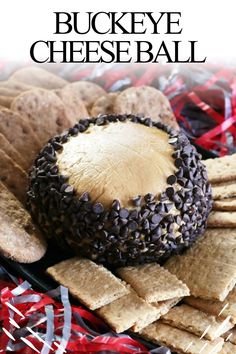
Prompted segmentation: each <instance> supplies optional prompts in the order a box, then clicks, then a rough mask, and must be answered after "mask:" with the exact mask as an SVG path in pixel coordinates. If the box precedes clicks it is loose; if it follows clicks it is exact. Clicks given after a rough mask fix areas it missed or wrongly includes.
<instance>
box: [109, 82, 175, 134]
mask: <svg viewBox="0 0 236 354" xmlns="http://www.w3.org/2000/svg"><path fill="white" fill-rule="evenodd" d="M114 112H115V113H117V114H126V113H128V114H129V113H132V114H136V115H140V116H145V117H150V118H152V119H153V120H154V121H161V122H162V123H164V124H166V125H169V126H171V127H172V128H174V129H179V127H178V124H177V122H176V119H175V117H174V114H173V112H172V110H171V106H170V102H169V101H168V99H167V97H166V96H165V95H163V93H162V92H161V91H159V90H157V89H155V88H154V87H150V86H140V87H130V88H127V89H126V90H124V91H122V92H121V93H120V94H119V95H118V96H117V98H116V99H115V102H114Z"/></svg>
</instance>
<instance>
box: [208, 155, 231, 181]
mask: <svg viewBox="0 0 236 354" xmlns="http://www.w3.org/2000/svg"><path fill="white" fill-rule="evenodd" d="M203 163H204V165H205V166H206V168H207V173H208V178H209V181H210V182H211V183H216V182H226V181H233V180H235V179H236V154H233V155H230V156H224V157H219V158H215V159H208V160H204V161H203Z"/></svg>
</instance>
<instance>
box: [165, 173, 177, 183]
mask: <svg viewBox="0 0 236 354" xmlns="http://www.w3.org/2000/svg"><path fill="white" fill-rule="evenodd" d="M176 181H177V178H176V176H175V175H171V176H169V177H168V178H167V183H168V184H170V185H172V184H175V182H176Z"/></svg>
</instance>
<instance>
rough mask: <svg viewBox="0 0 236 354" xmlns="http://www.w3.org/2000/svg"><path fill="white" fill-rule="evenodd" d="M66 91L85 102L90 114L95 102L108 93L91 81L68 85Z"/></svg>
mask: <svg viewBox="0 0 236 354" xmlns="http://www.w3.org/2000/svg"><path fill="white" fill-rule="evenodd" d="M64 90H65V91H66V92H68V94H71V93H72V92H73V93H74V94H76V95H77V96H78V97H79V98H80V99H81V100H82V101H83V103H84V105H85V107H86V109H87V111H88V112H90V109H91V108H92V106H93V104H94V102H95V101H96V100H97V99H98V98H99V97H101V96H104V95H105V94H106V91H105V90H104V89H103V88H102V87H100V86H98V85H97V84H94V83H93V82H89V81H76V82H73V83H71V84H68V85H66V87H65V88H64Z"/></svg>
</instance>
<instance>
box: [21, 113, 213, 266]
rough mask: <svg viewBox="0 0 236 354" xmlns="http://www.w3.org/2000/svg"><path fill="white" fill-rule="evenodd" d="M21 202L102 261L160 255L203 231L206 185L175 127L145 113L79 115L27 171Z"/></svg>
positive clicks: (66, 243) (67, 241) (54, 232)
mask: <svg viewBox="0 0 236 354" xmlns="http://www.w3.org/2000/svg"><path fill="white" fill-rule="evenodd" d="M28 206H29V209H30V211H31V213H32V216H33V218H34V219H35V220H36V221H37V222H38V224H39V225H40V226H41V228H42V229H43V230H44V232H45V233H46V235H48V237H50V238H52V239H54V240H55V242H56V243H57V244H58V245H60V246H61V247H62V249H68V248H69V249H70V250H72V251H73V252H74V253H75V254H81V255H84V256H86V257H89V258H91V259H92V260H95V261H97V262H101V263H104V264H106V265H108V266H114V267H117V266H123V265H130V264H140V263H145V262H153V261H158V262H160V263H161V262H163V261H164V260H166V259H167V258H168V257H169V256H170V255H171V254H174V253H179V252H181V251H182V250H184V249H185V248H187V247H189V246H190V245H191V244H192V243H193V242H194V241H195V240H196V238H197V237H198V236H199V235H201V234H202V233H203V231H204V230H205V226H206V220H207V217H208V214H209V212H210V209H211V206H212V200H211V187H210V185H209V183H208V179H207V173H206V169H205V167H204V165H203V164H202V162H201V160H200V155H199V154H198V153H197V151H196V149H195V147H193V146H192V145H191V144H190V142H189V141H188V139H187V137H186V136H185V135H184V134H183V133H182V132H176V131H174V130H172V129H170V128H168V127H166V126H164V125H162V124H161V123H159V122H152V121H151V119H149V118H139V117H136V116H132V115H107V116H99V117H98V118H90V119H84V120H81V121H80V122H79V123H78V124H76V125H75V126H74V127H73V128H71V129H70V130H69V131H68V132H66V133H65V134H63V135H61V136H56V137H54V138H52V139H51V140H50V141H49V142H48V144H47V145H46V146H45V147H44V148H43V149H42V151H41V152H40V154H39V156H38V157H37V159H36V160H35V163H34V166H33V168H32V170H31V172H30V186H29V192H28Z"/></svg>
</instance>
